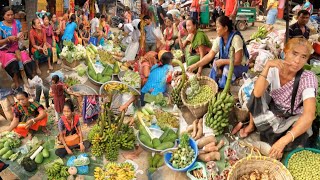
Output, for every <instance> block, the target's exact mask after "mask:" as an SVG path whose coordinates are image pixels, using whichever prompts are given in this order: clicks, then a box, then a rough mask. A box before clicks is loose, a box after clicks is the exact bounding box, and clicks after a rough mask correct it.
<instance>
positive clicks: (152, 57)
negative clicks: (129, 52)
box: [135, 51, 158, 86]
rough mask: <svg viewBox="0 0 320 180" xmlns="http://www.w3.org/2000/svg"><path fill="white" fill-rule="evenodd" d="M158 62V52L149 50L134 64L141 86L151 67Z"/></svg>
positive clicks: (145, 80) (146, 78)
mask: <svg viewBox="0 0 320 180" xmlns="http://www.w3.org/2000/svg"><path fill="white" fill-rule="evenodd" d="M157 62H158V53H157V52H155V51H149V52H147V53H146V54H145V55H144V56H142V57H141V58H140V60H139V61H138V62H137V63H136V65H135V71H137V72H139V74H140V77H141V86H143V85H144V84H145V83H146V82H147V80H148V77H149V75H150V70H151V67H152V66H153V65H155V64H157Z"/></svg>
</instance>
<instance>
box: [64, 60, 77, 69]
mask: <svg viewBox="0 0 320 180" xmlns="http://www.w3.org/2000/svg"><path fill="white" fill-rule="evenodd" d="M62 62H63V64H64V65H66V66H68V67H70V68H75V67H77V66H78V65H79V64H80V61H78V60H74V61H72V63H69V62H68V61H67V60H66V59H62Z"/></svg>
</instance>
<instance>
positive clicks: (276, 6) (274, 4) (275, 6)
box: [267, 0, 279, 8]
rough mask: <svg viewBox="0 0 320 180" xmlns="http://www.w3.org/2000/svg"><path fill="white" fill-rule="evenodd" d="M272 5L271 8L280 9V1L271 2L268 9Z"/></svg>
mask: <svg viewBox="0 0 320 180" xmlns="http://www.w3.org/2000/svg"><path fill="white" fill-rule="evenodd" d="M271 4H272V6H271V8H278V5H279V1H277V0H269V1H268V6H267V7H269V6H270V5H271Z"/></svg>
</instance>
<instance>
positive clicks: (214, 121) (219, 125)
mask: <svg viewBox="0 0 320 180" xmlns="http://www.w3.org/2000/svg"><path fill="white" fill-rule="evenodd" d="M230 51H231V53H230V63H229V72H228V77H227V82H226V85H225V87H224V89H223V91H222V92H221V93H219V94H218V95H217V97H215V96H214V97H213V98H212V100H211V101H210V102H209V105H208V113H207V116H206V121H205V124H206V126H208V127H210V128H212V129H213V131H214V134H215V135H221V134H222V133H223V130H224V128H225V127H227V126H228V125H229V113H230V111H231V110H232V108H233V105H234V98H233V96H232V95H230V94H229V89H230V84H231V80H232V75H233V69H234V64H233V61H234V54H235V50H234V48H233V47H231V48H230Z"/></svg>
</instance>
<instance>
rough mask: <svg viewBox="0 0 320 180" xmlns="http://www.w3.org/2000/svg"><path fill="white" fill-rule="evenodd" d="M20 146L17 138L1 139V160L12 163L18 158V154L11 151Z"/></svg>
mask: <svg viewBox="0 0 320 180" xmlns="http://www.w3.org/2000/svg"><path fill="white" fill-rule="evenodd" d="M20 144H21V141H20V139H18V138H2V139H1V140H0V157H1V159H3V160H10V161H14V160H16V159H17V157H18V156H19V152H17V153H14V151H13V149H14V148H17V147H19V146H20Z"/></svg>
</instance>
